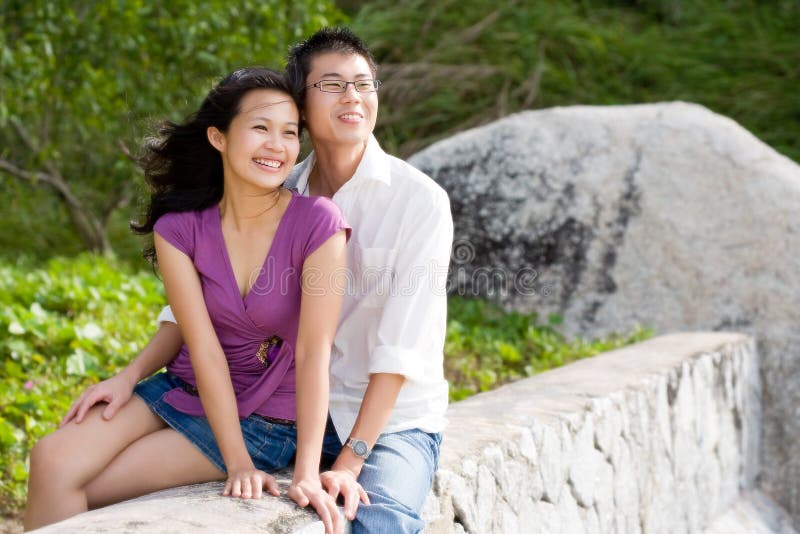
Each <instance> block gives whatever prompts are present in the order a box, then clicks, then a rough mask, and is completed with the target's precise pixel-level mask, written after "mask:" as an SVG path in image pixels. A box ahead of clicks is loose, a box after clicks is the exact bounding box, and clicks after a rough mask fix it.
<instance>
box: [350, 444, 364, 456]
mask: <svg viewBox="0 0 800 534" xmlns="http://www.w3.org/2000/svg"><path fill="white" fill-rule="evenodd" d="M353 452H355V453H356V454H357V455H358V456H364V455H365V454H367V444H366V443H364V442H363V441H360V440H359V441H356V442H355V443H353Z"/></svg>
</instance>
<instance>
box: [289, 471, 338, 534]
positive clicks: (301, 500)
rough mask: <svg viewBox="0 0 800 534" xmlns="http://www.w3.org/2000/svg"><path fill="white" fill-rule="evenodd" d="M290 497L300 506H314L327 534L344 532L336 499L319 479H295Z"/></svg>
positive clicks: (290, 489) (290, 490)
mask: <svg viewBox="0 0 800 534" xmlns="http://www.w3.org/2000/svg"><path fill="white" fill-rule="evenodd" d="M289 498H291V499H292V500H293V501H294V502H296V503H297V506H299V507H300V508H305V507H306V506H308V505H309V504H310V505H311V506H313V507H314V510H315V511H316V512H317V515H319V518H320V519H321V520H322V524H323V525H325V534H341V533H342V532H344V524H343V523H342V518H341V517H340V516H339V510H338V509H337V508H336V500H335V499H334V498H333V497H331V496H330V495H328V494H327V493H326V492H325V490H324V489H323V488H322V484H321V483H320V481H319V479H316V480H312V479H304V480H293V481H292V485H291V486H290V487H289Z"/></svg>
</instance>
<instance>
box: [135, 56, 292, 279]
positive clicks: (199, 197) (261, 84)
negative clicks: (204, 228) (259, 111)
mask: <svg viewBox="0 0 800 534" xmlns="http://www.w3.org/2000/svg"><path fill="white" fill-rule="evenodd" d="M254 89H274V90H276V91H281V92H283V93H286V94H287V95H290V96H291V97H292V99H293V100H294V102H295V103H297V99H296V98H295V95H294V93H293V92H292V90H291V88H290V86H289V84H288V83H287V81H286V79H285V78H284V76H283V75H282V74H280V73H279V72H277V71H274V70H272V69H267V68H263V67H246V68H242V69H239V70H237V71H235V72H232V73H231V74H229V75H228V76H226V77H225V78H224V79H223V80H222V81H221V82H219V83H218V84H217V86H216V87H214V88H213V89H212V90H211V91H210V92H209V93H208V95H207V96H206V98H205V100H203V103H202V104H201V105H200V109H199V110H197V112H195V113H194V114H192V115H190V116H189V117H188V118H187V119H186V120H185V121H184V122H183V123H181V124H176V123H173V122H170V121H164V122H162V123H161V124H160V125H159V126H158V128H157V136H156V137H154V138H152V139H150V140H148V141H147V142H146V143H145V147H144V154H143V155H142V157H141V158H139V164H140V165H141V167H142V168H143V169H144V176H145V181H146V182H147V184H148V185H149V186H150V202H149V204H148V206H147V209H146V211H145V212H144V222H142V223H137V222H131V225H130V226H131V229H132V230H133V231H134V232H135V233H137V234H149V233H151V232H152V231H153V226H154V225H155V223H156V221H157V220H158V219H159V217H161V216H162V215H164V214H165V213H170V212H178V211H199V210H203V209H205V208H207V207H209V206H211V205H213V204H216V203H218V202H219V201H220V200H221V199H222V186H223V173H222V156H221V155H220V153H219V152H218V151H217V149H215V148H214V147H213V146H211V143H209V141H208V137H207V135H206V130H207V129H208V128H209V127H210V126H216V127H217V129H219V131H221V132H227V131H228V127H229V126H230V124H231V121H232V120H233V118H234V117H236V115H237V114H238V113H239V111H240V109H239V108H240V104H241V101H242V98H244V95H245V94H247V93H248V92H249V91H252V90H254ZM144 257H145V258H146V259H147V260H149V261H151V262H152V263H153V264H155V262H156V257H155V249H154V248H153V246H152V245H150V246H149V247H147V248H146V249H145V251H144Z"/></svg>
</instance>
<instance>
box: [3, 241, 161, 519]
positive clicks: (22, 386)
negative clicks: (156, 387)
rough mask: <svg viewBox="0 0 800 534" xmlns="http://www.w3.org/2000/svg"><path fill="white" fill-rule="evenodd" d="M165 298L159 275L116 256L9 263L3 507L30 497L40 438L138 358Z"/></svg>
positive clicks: (6, 280)
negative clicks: (35, 264) (81, 397)
mask: <svg viewBox="0 0 800 534" xmlns="http://www.w3.org/2000/svg"><path fill="white" fill-rule="evenodd" d="M163 304H164V296H163V286H162V285H161V282H160V281H159V280H158V279H157V278H156V277H155V276H154V275H153V274H152V273H150V272H142V273H138V274H137V273H133V272H132V271H131V270H130V268H128V267H126V266H125V265H124V264H121V263H119V262H116V261H113V260H111V261H110V260H100V259H98V258H96V257H94V256H91V255H82V256H79V257H77V258H75V259H71V260H65V259H53V260H51V261H49V262H48V263H47V265H46V266H45V267H43V268H32V266H31V265H30V264H29V263H28V262H27V261H25V260H21V261H20V262H18V263H17V264H16V265H10V264H0V362H2V364H1V366H0V377H2V378H1V379H0V380H2V383H3V388H2V389H0V479H2V483H1V484H2V490H1V491H0V511H2V512H3V513H9V512H11V511H14V510H15V509H17V508H18V507H19V506H20V505H21V503H22V502H23V500H24V495H25V484H26V481H27V472H28V471H27V465H26V462H27V455H28V452H29V451H30V449H31V447H32V446H33V444H34V443H35V442H36V440H37V439H39V438H40V437H41V436H43V435H45V434H47V433H49V432H52V431H53V430H54V429H55V426H56V425H57V423H58V421H59V420H60V419H61V417H62V416H63V415H64V414H65V413H66V411H67V408H68V407H69V405H70V404H71V403H72V401H73V400H74V399H75V398H76V397H77V394H78V393H79V392H80V391H82V390H83V389H84V388H85V387H86V386H88V385H89V384H91V383H94V382H97V381H99V380H102V379H103V378H106V377H108V376H110V375H111V374H113V373H115V372H116V371H117V370H118V369H119V368H120V367H122V366H124V365H125V364H126V363H127V362H128V361H130V359H131V357H132V356H133V355H135V354H136V352H137V351H138V349H139V347H142V346H143V345H144V343H145V342H146V341H147V340H148V339H149V337H150V336H151V335H152V333H153V331H154V324H155V315H156V314H157V313H158V311H159V310H160V309H161V306H163Z"/></svg>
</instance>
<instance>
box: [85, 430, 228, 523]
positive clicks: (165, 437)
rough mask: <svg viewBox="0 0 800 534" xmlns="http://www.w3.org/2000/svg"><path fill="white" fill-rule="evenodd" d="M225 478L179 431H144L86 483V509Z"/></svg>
mask: <svg viewBox="0 0 800 534" xmlns="http://www.w3.org/2000/svg"><path fill="white" fill-rule="evenodd" d="M221 479H223V480H224V479H225V473H223V472H222V471H220V470H219V469H217V468H216V467H215V466H214V464H212V463H211V461H210V460H209V459H208V458H206V457H205V455H203V453H202V452H200V449H198V448H197V447H195V446H194V445H193V444H192V443H191V442H190V441H189V440H188V439H186V438H185V437H184V436H183V435H182V434H180V433H179V432H177V431H175V430H174V429H172V428H164V429H162V430H159V431H158V432H153V433H152V434H148V435H146V436H144V437H143V438H141V439H138V440H136V441H135V442H134V443H131V445H130V446H129V447H128V448H127V449H125V450H124V451H122V452H121V453H120V454H119V456H117V457H116V458H114V460H113V461H112V462H111V464H110V465H109V466H108V467H107V468H106V469H104V470H103V472H102V473H100V474H99V475H98V476H97V478H95V479H94V480H92V481H91V482H90V483H89V484H88V485H87V486H86V499H87V502H88V505H89V508H99V507H100V506H106V505H109V504H113V503H115V502H119V501H123V500H125V499H130V498H133V497H138V496H139V495H144V494H145V493H150V492H153V491H157V490H161V489H165V488H174V487H176V486H183V485H186V484H196V483H199V482H208V481H211V480H221Z"/></svg>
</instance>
